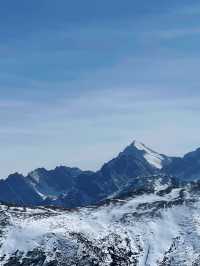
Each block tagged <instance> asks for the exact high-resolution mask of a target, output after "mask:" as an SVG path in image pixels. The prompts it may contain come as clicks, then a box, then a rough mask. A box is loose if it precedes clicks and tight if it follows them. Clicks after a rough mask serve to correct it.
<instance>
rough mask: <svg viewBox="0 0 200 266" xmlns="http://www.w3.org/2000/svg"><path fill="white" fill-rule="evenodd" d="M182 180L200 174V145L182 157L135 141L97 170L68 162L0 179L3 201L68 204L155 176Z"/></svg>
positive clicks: (143, 184) (141, 184) (95, 198)
mask: <svg viewBox="0 0 200 266" xmlns="http://www.w3.org/2000/svg"><path fill="white" fill-rule="evenodd" d="M157 175H160V176H161V178H162V179H163V181H162V182H163V183H165V181H166V180H165V178H164V176H166V175H167V176H171V177H174V178H175V179H179V180H181V181H191V180H196V179H199V178H200V149H197V150H196V151H194V152H191V153H188V154H186V155H185V156H184V157H183V158H180V157H169V156H166V155H163V154H160V153H157V152H155V151H153V150H152V149H150V148H148V147H147V146H146V145H144V144H143V143H140V142H138V141H133V142H132V143H131V144H130V145H129V146H127V147H126V148H125V149H124V150H123V151H122V152H120V153H119V155H118V156H117V157H115V158H114V159H112V160H110V161H109V162H107V163H105V164H104V165H103V166H102V168H101V169H100V170H99V171H97V172H92V171H82V170H80V169H79V168H70V167H66V166H60V167H56V168H55V169H54V170H46V169H44V168H39V169H36V170H34V171H32V172H31V173H29V174H28V175H27V176H26V177H24V176H23V175H20V174H18V173H15V174H13V175H10V176H9V177H8V178H7V179H5V180H0V201H3V202H14V203H18V204H24V205H26V204H28V205H35V206H37V205H54V206H63V207H67V208H74V207H77V206H86V205H90V204H96V203H98V202H100V201H102V200H105V199H107V198H110V197H112V196H114V195H120V193H122V192H123V191H128V190H130V189H131V190H134V189H138V190H142V189H146V188H147V186H148V184H149V183H151V180H153V179H154V176H157Z"/></svg>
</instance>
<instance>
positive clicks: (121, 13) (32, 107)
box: [0, 0, 200, 177]
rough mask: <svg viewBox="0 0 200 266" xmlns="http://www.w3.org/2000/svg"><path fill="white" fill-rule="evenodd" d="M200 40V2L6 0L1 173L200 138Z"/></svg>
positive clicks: (81, 162) (87, 165)
mask: <svg viewBox="0 0 200 266" xmlns="http://www.w3.org/2000/svg"><path fill="white" fill-rule="evenodd" d="M199 47H200V3H199V1H193V0H192V1H186V0H177V1H170V0H169V1H160V0H152V1H141V0H138V1H135V0H126V1H118V0H109V1H108V0H101V1H95V0H91V1H89V0H85V1H80V0H79V1H76V0H73V1H66V0H60V1H55V0H54V1H52V0H48V1H47V0H40V1H38V0H34V1H25V0H21V1H11V0H7V1H4V3H1V8H0V122H1V123H0V147H1V152H0V162H1V168H0V176H1V177H5V176H7V175H8V174H9V173H11V172H15V171H19V172H22V173H27V172H28V171H30V170H32V169H34V168H36V167H42V166H44V167H47V168H53V167H55V166H56V165H60V164H65V165H69V166H74V165H75V166H80V167H81V168H83V169H98V167H100V165H101V164H102V163H103V162H105V161H106V160H108V159H110V158H112V157H113V156H114V155H116V154H117V153H118V152H119V151H120V150H121V149H123V148H124V147H125V146H126V145H128V144H129V143H130V142H131V141H132V140H133V139H138V140H140V141H142V142H144V143H146V144H147V145H150V147H152V148H154V149H155V150H158V151H159V152H163V153H166V154H170V155H182V154H184V153H185V152H187V151H190V150H192V149H195V148H197V147H199V146H200V139H199V136H200V126H199V123H198V118H199V117H200V104H199V103H200V88H199V86H200V75H199V69H200V50H199Z"/></svg>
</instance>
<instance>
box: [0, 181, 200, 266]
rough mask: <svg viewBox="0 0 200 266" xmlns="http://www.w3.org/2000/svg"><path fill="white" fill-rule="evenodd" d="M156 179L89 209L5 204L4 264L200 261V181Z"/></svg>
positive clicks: (173, 264)
mask: <svg viewBox="0 0 200 266" xmlns="http://www.w3.org/2000/svg"><path fill="white" fill-rule="evenodd" d="M154 180H155V182H153V183H152V184H151V188H152V191H154V192H149V193H147V192H146V191H144V192H143V193H142V194H141V195H138V194H137V193H135V192H134V191H133V192H132V194H130V193H128V194H124V196H123V197H121V198H115V199H110V200H109V201H107V202H105V203H102V204H101V205H96V206H91V207H90V208H79V209H74V210H64V209H59V208H21V207H16V206H7V205H0V231H1V233H0V261H1V265H2V266H5V265H6V266H13V265H15V266H16V265H17V266H22V265H23V266H24V265H26V266H29V265H32V266H36V265H37V266H38V265H41V266H50V265H51V266H57V265H58V266H65V265H68V266H72V265H79V266H81V265H85V266H89V265H100V266H114V265H116V266H117V265H119V266H137V265H138V266H145V265H151V266H169V265H170V266H177V265H181V266H189V265H199V263H200V217H199V211H200V201H199V195H200V184H199V183H198V182H196V183H191V184H189V185H187V186H185V187H182V186H180V185H179V186H173V185H172V183H171V182H170V178H168V183H166V184H165V187H163V186H162V185H161V184H160V181H159V180H160V177H159V176H157V177H154ZM19 239H20V241H19Z"/></svg>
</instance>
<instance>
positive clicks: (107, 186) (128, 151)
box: [54, 141, 172, 208]
mask: <svg viewBox="0 0 200 266" xmlns="http://www.w3.org/2000/svg"><path fill="white" fill-rule="evenodd" d="M171 160H172V159H171V158H170V157H167V156H164V155H161V154H158V153H156V152H154V151H152V150H151V149H149V148H147V147H146V146H145V145H144V144H142V143H139V142H137V141H134V142H132V143H131V145H129V146H128V147H126V148H125V149H124V151H122V152H120V153H119V155H118V156H117V157H116V158H114V159H112V160H111V161H109V162H107V163H106V164H104V165H103V167H102V168H101V169H100V170H99V171H98V172H96V173H88V174H87V173H83V174H81V175H80V176H78V177H77V181H76V186H75V188H73V189H72V191H70V192H69V193H68V194H67V195H65V196H64V197H63V196H62V197H59V199H58V201H57V202H54V203H55V204H57V205H60V204H61V205H63V206H66V207H70V208H71V207H76V206H85V205H88V204H93V203H96V202H98V201H100V200H103V199H105V198H107V197H109V196H110V195H112V194H113V193H116V192H117V191H120V190H121V189H123V187H124V186H127V184H129V183H131V184H132V185H133V184H134V181H135V180H136V178H137V177H143V176H152V175H154V174H157V173H159V172H160V169H161V168H162V167H163V166H164V165H168V164H169V163H170V162H171ZM80 198H81V203H82V204H81V205H80Z"/></svg>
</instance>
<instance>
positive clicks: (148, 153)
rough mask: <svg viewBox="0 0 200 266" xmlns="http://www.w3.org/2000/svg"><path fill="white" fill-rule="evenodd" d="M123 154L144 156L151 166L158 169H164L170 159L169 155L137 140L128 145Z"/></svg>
mask: <svg viewBox="0 0 200 266" xmlns="http://www.w3.org/2000/svg"><path fill="white" fill-rule="evenodd" d="M121 155H133V156H136V157H137V158H139V157H140V158H144V159H145V160H146V161H147V162H148V163H149V164H150V165H151V166H153V167H155V168H157V169H162V168H163V166H164V165H166V163H167V162H169V160H170V158H169V157H167V156H165V155H163V154H160V153H157V152H156V151H154V150H152V149H151V148H148V147H147V146H146V145H145V144H143V143H142V142H139V141H137V140H134V141H133V142H132V143H131V144H130V145H129V146H128V147H126V148H125V150H124V151H123V152H122V153H121Z"/></svg>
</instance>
